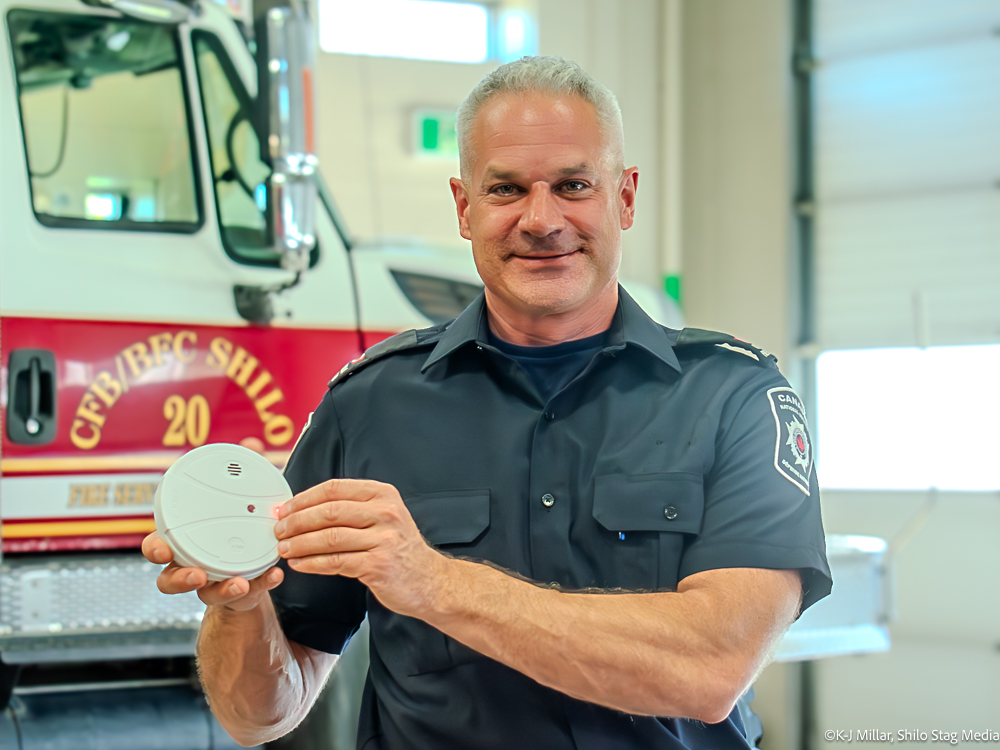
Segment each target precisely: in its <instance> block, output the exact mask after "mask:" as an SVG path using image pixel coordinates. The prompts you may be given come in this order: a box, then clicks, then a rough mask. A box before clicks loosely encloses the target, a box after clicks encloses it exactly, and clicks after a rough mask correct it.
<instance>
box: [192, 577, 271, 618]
mask: <svg viewBox="0 0 1000 750" xmlns="http://www.w3.org/2000/svg"><path fill="white" fill-rule="evenodd" d="M283 578H284V573H283V572H282V571H281V569H280V568H271V569H270V570H268V571H266V572H265V573H263V574H262V575H260V576H258V577H257V578H255V579H254V580H252V581H248V580H247V579H246V578H243V577H240V576H237V577H236V578H227V579H226V580H225V581H213V582H212V583H209V584H208V585H207V586H205V587H204V588H202V589H201V590H199V591H198V597H199V598H200V599H201V600H202V601H203V602H204V603H205V604H208V605H231V606H233V608H234V609H239V607H238V606H236V605H239V604H240V603H241V602H244V603H246V604H247V608H249V607H253V606H256V605H257V603H258V600H257V599H258V597H259V595H261V594H264V593H266V592H268V591H270V590H271V589H273V588H274V587H275V586H277V585H278V584H279V583H281V581H282V580H283Z"/></svg>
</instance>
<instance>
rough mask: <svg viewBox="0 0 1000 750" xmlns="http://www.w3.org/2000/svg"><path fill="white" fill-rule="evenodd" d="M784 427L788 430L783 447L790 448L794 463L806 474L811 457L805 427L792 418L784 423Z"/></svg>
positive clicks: (795, 418)
mask: <svg viewBox="0 0 1000 750" xmlns="http://www.w3.org/2000/svg"><path fill="white" fill-rule="evenodd" d="M785 427H787V428H788V440H787V441H785V445H787V446H789V447H791V449H792V453H794V454H795V463H797V464H798V465H799V466H801V467H802V470H803V471H805V472H807V473H808V471H809V463H810V462H811V460H812V456H811V455H810V453H811V446H810V445H809V436H808V435H807V434H806V426H805V425H804V424H802V423H801V422H800V421H799V420H798V418H797V417H792V421H791V422H785Z"/></svg>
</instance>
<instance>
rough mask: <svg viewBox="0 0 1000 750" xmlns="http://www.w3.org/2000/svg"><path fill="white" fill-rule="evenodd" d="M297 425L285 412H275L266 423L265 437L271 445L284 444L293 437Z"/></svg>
mask: <svg viewBox="0 0 1000 750" xmlns="http://www.w3.org/2000/svg"><path fill="white" fill-rule="evenodd" d="M294 431H295V425H293V424H292V420H291V419H289V418H288V417H286V416H285V415H284V414H275V415H274V416H273V417H271V418H270V419H269V420H267V423H266V424H265V425H264V439H265V440H267V442H269V443H270V444H271V445H284V444H285V443H287V442H288V441H289V440H291V439H292V433H293V432H294Z"/></svg>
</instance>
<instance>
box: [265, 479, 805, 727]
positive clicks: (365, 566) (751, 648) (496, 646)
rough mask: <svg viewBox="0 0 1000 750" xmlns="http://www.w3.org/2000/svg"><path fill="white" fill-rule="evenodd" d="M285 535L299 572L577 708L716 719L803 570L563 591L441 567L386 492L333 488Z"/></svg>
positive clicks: (762, 652) (288, 508)
mask: <svg viewBox="0 0 1000 750" xmlns="http://www.w3.org/2000/svg"><path fill="white" fill-rule="evenodd" d="M280 519H281V520H280V521H279V523H278V525H277V526H276V527H275V531H276V533H277V534H278V537H279V539H282V542H281V544H280V545H279V551H280V552H281V554H282V556H283V557H285V558H287V559H288V561H289V565H290V566H291V567H292V568H293V569H294V570H298V571H301V572H307V573H325V574H337V575H343V576H348V577H352V578H357V579H359V580H360V581H361V582H362V583H364V584H365V585H367V586H368V587H369V589H370V590H371V592H372V593H373V594H374V595H375V596H376V597H377V598H378V599H379V601H381V602H382V604H384V605H385V606H386V607H388V608H389V609H391V610H393V611H395V612H398V613H400V614H403V615H408V616H411V617H416V618H419V619H421V620H424V621H425V622H427V623H428V624H430V625H433V626H434V627H436V628H438V629H439V630H441V631H442V632H443V633H446V634H447V635H450V636H451V637H453V638H455V639H456V640H458V641H460V642H462V643H464V644H466V645H467V646H469V647H471V648H473V649H475V650H477V651H479V652H480V653H482V654H484V655H486V656H488V657H491V658H493V659H496V660H497V661H500V662H501V663H504V664H507V665H508V666H510V667H512V668H514V669H517V670H518V671H520V672H523V673H524V674H526V675H528V676H529V677H531V678H533V679H535V680H537V681H538V682H540V683H541V684H544V685H547V686H549V687H551V688H554V689H556V690H559V691H561V692H564V693H566V694H568V695H571V696H573V697H575V698H578V699H581V700H586V701H590V702H592V703H598V704H601V705H604V706H609V707H611V708H615V709H618V710H621V711H625V712H628V713H634V714H648V715H656V716H678V717H686V718H694V719H700V720H703V721H706V722H710V723H711V722H718V721H722V720H723V719H725V717H726V716H728V715H729V713H730V711H731V710H732V708H733V705H734V703H735V702H736V700H737V699H738V698H739V696H740V695H741V694H742V693H743V692H744V691H745V690H746V688H747V686H748V685H749V684H750V682H751V681H752V680H753V678H754V677H755V676H756V674H757V673H758V672H759V670H760V669H761V668H762V666H763V665H764V663H765V661H766V659H767V657H768V655H769V653H770V652H771V650H772V649H773V647H774V645H775V644H776V643H777V641H778V639H779V638H780V637H781V634H782V633H783V632H784V630H785V629H786V628H787V627H788V625H789V624H790V623H791V622H792V620H793V619H794V618H795V615H796V613H797V612H798V607H799V602H800V599H801V582H800V579H799V574H798V572H796V571H786V570H762V569H740V568H736V569H726V570H713V571H706V572H703V573H697V574H695V575H691V576H688V577H687V578H685V579H684V580H683V581H681V583H680V585H679V586H678V590H677V592H676V593H651V594H589V593H566V592H561V591H558V590H554V589H550V588H544V587H539V586H536V585H534V584H532V583H530V582H526V581H522V580H519V579H517V578H514V577H513V576H510V575H507V574H505V573H504V572H502V571H499V570H496V569H494V568H491V567H489V566H486V565H481V564H478V563H473V562H469V561H465V560H458V559H453V558H449V557H445V556H444V555H442V554H440V553H439V552H437V551H436V550H434V549H433V548H431V547H430V546H428V545H427V543H426V542H425V541H424V539H423V538H422V537H421V536H420V532H419V531H418V530H417V527H416V524H415V523H414V522H413V519H412V518H411V517H410V514H409V512H408V511H407V509H406V506H405V505H404V504H403V502H402V500H401V499H400V497H399V493H398V492H396V490H395V488H393V487H392V486H390V485H386V484H381V483H379V482H370V481H358V480H331V481H328V482H324V483H323V484H321V485H318V486H316V487H313V488H312V489H309V490H306V491H305V492H303V493H301V494H299V495H297V496H296V497H295V498H293V499H292V500H290V501H289V502H288V503H286V504H285V505H284V506H283V507H282V509H281V511H280Z"/></svg>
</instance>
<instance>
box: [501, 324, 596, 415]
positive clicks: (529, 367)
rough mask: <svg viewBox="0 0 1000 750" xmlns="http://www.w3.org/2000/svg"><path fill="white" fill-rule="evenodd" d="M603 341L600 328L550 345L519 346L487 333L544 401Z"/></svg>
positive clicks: (550, 396)
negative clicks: (571, 339) (591, 333)
mask: <svg viewBox="0 0 1000 750" xmlns="http://www.w3.org/2000/svg"><path fill="white" fill-rule="evenodd" d="M607 340H608V332H607V331H602V332H601V333H598V334H597V335H595V336H587V337H586V338H583V339H576V340H575V341H564V342H563V343H561V344H554V345H552V346H519V345H518V344H512V343H510V342H509V341H504V340H503V339H501V338H500V337H499V336H497V335H496V334H494V333H493V331H490V332H489V343H490V345H491V346H493V347H495V348H496V349H497V351H499V352H501V353H503V354H506V355H507V356H508V357H510V358H511V359H513V360H514V361H515V362H517V363H518V364H519V365H521V367H523V368H524V371H525V372H526V373H527V374H528V377H529V378H531V382H532V383H534V384H535V387H536V388H538V393H539V395H541V397H542V399H543V400H544V401H548V400H549V399H550V398H552V396H554V395H555V394H556V393H558V392H559V391H561V390H562V389H563V387H565V386H566V385H568V384H569V383H570V381H572V380H573V378H575V377H576V376H577V375H579V374H580V373H581V372H583V370H584V368H585V367H586V366H587V365H588V364H589V363H590V360H592V359H593V358H594V356H595V355H596V354H597V353H598V352H599V351H601V350H602V349H603V348H604V346H605V343H606V342H607Z"/></svg>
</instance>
